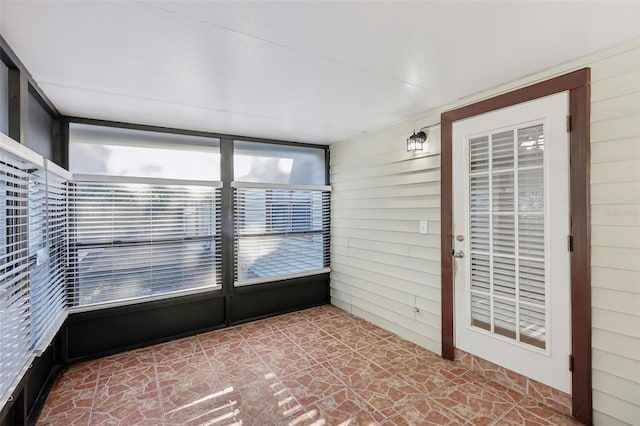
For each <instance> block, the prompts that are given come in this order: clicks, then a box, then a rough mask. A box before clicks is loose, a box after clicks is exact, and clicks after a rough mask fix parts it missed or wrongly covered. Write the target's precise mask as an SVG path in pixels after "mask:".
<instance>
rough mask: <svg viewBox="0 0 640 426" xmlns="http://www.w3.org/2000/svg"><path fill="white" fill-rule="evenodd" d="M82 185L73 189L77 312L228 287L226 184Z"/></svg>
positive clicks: (107, 182)
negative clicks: (224, 276) (223, 272)
mask: <svg viewBox="0 0 640 426" xmlns="http://www.w3.org/2000/svg"><path fill="white" fill-rule="evenodd" d="M81 179H82V180H74V181H73V182H72V183H71V184H70V188H69V201H70V207H69V208H70V212H69V214H70V218H71V219H70V247H69V250H70V258H71V259H72V261H71V265H70V267H69V271H70V274H71V277H70V278H71V279H72V280H73V282H74V283H75V288H74V292H73V294H72V296H71V299H72V300H71V302H72V305H73V306H80V307H82V306H91V305H98V304H104V303H115V302H122V301H128V300H132V299H138V298H148V297H153V296H161V295H166V294H170V293H175V292H184V291H193V290H199V289H214V288H219V287H220V285H221V282H220V260H221V256H220V243H221V239H220V238H221V228H220V189H219V187H220V185H219V183H216V182H196V183H194V182H190V183H188V184H179V183H176V181H168V180H163V179H135V178H126V179H120V180H119V181H115V182H114V180H115V179H113V178H108V177H105V178H101V179H100V180H99V181H96V180H93V181H92V180H87V179H86V178H84V177H83V178H81Z"/></svg>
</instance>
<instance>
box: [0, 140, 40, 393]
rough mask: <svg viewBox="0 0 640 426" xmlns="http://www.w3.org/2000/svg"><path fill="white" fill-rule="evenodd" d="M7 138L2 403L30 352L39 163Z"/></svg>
mask: <svg viewBox="0 0 640 426" xmlns="http://www.w3.org/2000/svg"><path fill="white" fill-rule="evenodd" d="M5 139H8V138H6V137H4V136H3V137H2V142H3V144H2V149H0V217H1V219H2V223H3V224H4V226H0V236H1V238H2V240H3V244H1V245H0V264H1V266H0V355H1V356H0V396H2V399H1V400H0V405H1V404H2V403H4V402H5V401H6V400H7V398H8V397H9V395H10V394H11V392H12V391H13V389H14V387H15V385H16V384H17V383H16V382H17V380H19V379H20V377H22V375H23V373H24V371H25V370H26V368H27V365H28V357H29V355H30V344H31V327H30V318H31V312H30V306H29V304H30V299H29V265H30V262H29V249H30V247H29V222H30V216H29V195H30V175H31V172H32V170H33V169H34V168H35V167H36V166H35V165H33V164H31V163H30V162H27V161H25V160H23V159H22V158H20V157H18V156H17V155H15V154H13V153H12V152H9V151H7V150H6V149H5V142H6V141H5ZM14 145H17V143H15V142H14ZM19 148H20V147H19Z"/></svg>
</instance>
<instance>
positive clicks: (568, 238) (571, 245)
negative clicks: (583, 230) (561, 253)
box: [567, 235, 573, 251]
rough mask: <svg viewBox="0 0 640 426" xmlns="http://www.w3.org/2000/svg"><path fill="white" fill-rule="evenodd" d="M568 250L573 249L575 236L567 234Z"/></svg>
mask: <svg viewBox="0 0 640 426" xmlns="http://www.w3.org/2000/svg"><path fill="white" fill-rule="evenodd" d="M567 250H568V251H573V236H572V235H567Z"/></svg>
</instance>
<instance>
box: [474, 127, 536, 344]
mask: <svg viewBox="0 0 640 426" xmlns="http://www.w3.org/2000/svg"><path fill="white" fill-rule="evenodd" d="M467 143H468V155H469V158H468V169H467V173H468V188H469V189H468V191H469V193H468V197H469V198H468V200H469V207H468V218H467V219H468V229H469V238H470V241H469V247H470V250H471V253H470V271H469V278H470V291H471V307H470V308H471V322H472V325H474V326H477V327H479V328H482V329H485V330H488V331H491V332H492V333H494V334H497V335H500V336H503V337H506V338H508V339H513V340H515V341H518V342H521V343H524V344H528V345H533V346H535V347H539V348H544V347H545V336H546V320H545V312H546V282H545V266H544V260H545V259H544V255H545V225H544V223H545V221H544V196H545V194H544V173H543V172H544V168H543V167H544V164H543V161H544V138H543V126H542V124H539V125H533V126H526V127H523V128H520V129H518V128H514V129H511V130H507V131H501V132H497V133H493V134H487V135H482V136H477V137H473V138H470V139H469V140H468V142H467Z"/></svg>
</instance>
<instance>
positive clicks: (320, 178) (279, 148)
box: [233, 141, 330, 285]
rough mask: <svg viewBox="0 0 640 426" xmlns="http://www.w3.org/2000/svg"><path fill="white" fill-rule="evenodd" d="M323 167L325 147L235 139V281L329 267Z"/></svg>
mask: <svg viewBox="0 0 640 426" xmlns="http://www.w3.org/2000/svg"><path fill="white" fill-rule="evenodd" d="M325 167H326V166H325V158H324V150H322V149H318V148H308V147H297V146H290V145H267V144H262V143H255V142H244V141H239V142H236V143H235V146H234V175H235V182H234V185H233V186H234V196H235V199H234V202H235V250H236V252H235V257H236V267H235V283H236V285H246V284H254V283H259V282H265V281H273V280H276V279H286V278H291V277H295V276H300V275H309V274H317V273H321V272H326V271H328V264H329V251H328V250H329V202H330V187H328V186H325V181H326V173H325Z"/></svg>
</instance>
